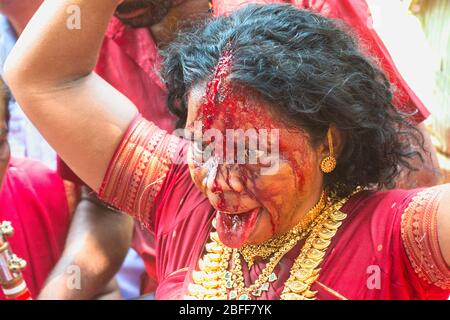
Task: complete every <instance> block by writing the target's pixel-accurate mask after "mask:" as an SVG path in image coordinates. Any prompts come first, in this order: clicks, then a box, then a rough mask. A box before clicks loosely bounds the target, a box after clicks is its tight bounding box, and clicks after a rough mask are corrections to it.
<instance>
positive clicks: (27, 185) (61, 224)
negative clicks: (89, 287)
mask: <svg viewBox="0 0 450 320" xmlns="http://www.w3.org/2000/svg"><path fill="white" fill-rule="evenodd" d="M0 220H1V221H4V220H7V221H10V222H11V223H12V226H13V228H14V230H15V232H14V235H13V236H12V237H10V238H9V242H10V245H11V249H12V251H13V252H14V253H15V254H16V255H17V256H19V257H20V258H23V259H25V260H26V262H27V267H26V268H25V270H24V271H23V274H24V278H25V281H26V283H27V284H28V287H29V289H30V292H31V294H32V297H33V298H35V297H36V296H37V294H38V293H39V290H40V289H41V287H42V285H43V283H44V281H45V280H46V278H47V276H48V274H49V273H50V271H51V270H52V269H53V267H54V265H55V264H56V262H57V261H58V259H59V257H60V256H61V253H62V250H63V248H64V244H65V239H66V235H67V232H68V228H69V224H70V213H69V207H68V201H67V197H66V189H65V187H64V182H63V180H62V179H61V178H60V177H59V176H58V174H57V173H56V172H54V171H51V170H49V169H48V168H47V167H45V166H44V165H42V164H40V163H39V162H37V161H34V160H30V159H14V158H13V159H11V161H10V164H9V167H8V170H7V172H6V175H5V177H4V180H3V184H2V187H1V190H0ZM0 299H4V296H3V294H2V293H1V292H0Z"/></svg>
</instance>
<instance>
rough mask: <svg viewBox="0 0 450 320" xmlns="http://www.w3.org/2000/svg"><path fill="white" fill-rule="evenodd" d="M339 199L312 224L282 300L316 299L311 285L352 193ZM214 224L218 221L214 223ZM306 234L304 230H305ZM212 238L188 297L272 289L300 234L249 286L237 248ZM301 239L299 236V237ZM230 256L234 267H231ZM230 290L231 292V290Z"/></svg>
mask: <svg viewBox="0 0 450 320" xmlns="http://www.w3.org/2000/svg"><path fill="white" fill-rule="evenodd" d="M358 191H359V189H358V190H357V191H355V192H354V193H353V194H352V195H350V196H349V197H346V198H344V199H341V200H339V201H333V199H331V198H329V199H328V201H329V202H328V203H332V204H331V205H330V206H328V207H327V208H326V209H325V210H324V211H323V214H321V215H319V216H318V217H317V218H316V220H315V221H314V223H313V225H312V226H311V227H310V228H311V230H310V234H309V236H308V237H307V239H306V241H305V245H304V246H303V248H302V250H301V252H300V255H299V256H298V257H297V259H296V260H295V262H294V264H293V266H292V268H291V271H290V277H289V278H288V280H287V281H286V282H285V286H284V289H283V292H282V294H281V296H280V298H281V299H283V300H313V299H315V297H316V294H317V292H316V291H311V290H310V288H311V285H312V284H313V283H314V282H315V281H316V279H317V278H318V277H319V272H320V269H319V268H318V266H319V265H320V264H321V262H322V260H323V258H324V256H325V254H326V250H327V248H328V247H329V245H330V244H331V239H332V238H333V237H334V235H335V234H336V232H337V230H338V228H339V227H340V226H341V224H342V221H343V220H344V219H345V218H346V217H347V215H346V214H345V213H343V212H341V211H340V209H341V208H342V206H343V205H344V204H345V203H346V202H347V200H348V199H349V198H350V197H351V196H353V195H354V194H355V193H356V192H358ZM213 226H214V228H215V225H214V224H213ZM302 234H304V233H302ZM210 239H211V242H209V243H207V244H206V246H205V249H206V254H205V255H204V256H203V258H202V259H200V260H199V264H198V266H199V269H200V270H199V271H193V273H192V280H193V282H194V283H191V284H189V287H188V295H187V296H185V298H186V299H227V298H229V299H232V300H233V299H238V300H247V299H251V296H255V297H258V296H260V295H261V294H262V292H263V291H268V290H269V283H270V282H273V281H275V280H276V279H277V277H276V275H275V274H274V273H273V270H274V268H275V266H276V265H277V264H278V262H279V261H280V260H281V258H282V257H283V256H284V254H285V253H287V252H288V251H289V250H290V249H292V247H293V246H295V244H296V243H297V242H298V241H299V240H300V239H301V234H300V235H299V234H298V233H297V235H296V237H295V238H293V239H291V240H292V241H289V242H288V243H286V244H285V246H283V248H282V249H281V250H280V253H278V252H276V253H275V254H274V255H273V256H272V258H271V259H270V261H269V262H268V263H267V265H266V267H265V269H264V270H263V271H262V272H261V274H260V275H259V277H258V279H257V280H256V282H255V283H254V284H253V285H251V286H250V287H248V288H246V287H245V284H244V278H243V274H242V266H241V265H240V257H239V251H238V250H232V249H230V248H227V247H226V246H224V245H223V244H222V243H221V242H220V240H219V237H218V234H217V232H215V231H213V232H211V234H210ZM297 239H298V240H297ZM230 259H232V260H233V267H232V269H231V271H228V267H229V263H230ZM228 291H229V292H228Z"/></svg>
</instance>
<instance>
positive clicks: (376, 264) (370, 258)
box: [99, 118, 450, 299]
mask: <svg viewBox="0 0 450 320" xmlns="http://www.w3.org/2000/svg"><path fill="white" fill-rule="evenodd" d="M157 136H161V138H160V139H159V140H155V141H154V143H155V145H158V146H159V147H157V148H156V149H154V148H153V146H152V145H151V144H150V143H148V141H149V139H152V138H153V139H155V137H157ZM172 142H173V141H172V140H171V139H170V138H169V136H168V135H165V136H164V134H163V133H162V132H155V128H154V125H153V124H150V123H148V122H146V121H145V120H142V119H141V118H137V119H136V120H135V121H134V122H133V123H132V125H131V126H130V129H129V130H128V133H127V134H126V135H125V137H124V140H123V142H122V144H121V145H120V146H119V147H118V149H117V152H116V154H115V155H114V158H113V159H112V161H111V164H110V166H109V168H108V172H107V174H106V176H105V179H104V183H103V185H102V187H101V190H100V191H99V195H100V197H101V198H102V199H104V200H105V201H107V202H110V203H111V204H112V205H114V206H116V207H117V208H119V209H121V210H123V211H125V212H127V213H129V214H130V215H132V216H133V217H135V218H137V219H139V220H140V221H141V223H142V224H143V225H146V226H148V228H149V230H150V231H151V232H153V233H154V235H155V252H156V273H157V280H158V283H159V286H158V289H157V291H156V298H157V299H182V298H183V296H184V295H185V294H186V292H187V291H186V288H187V285H188V284H189V283H190V282H191V279H190V274H191V271H192V269H193V268H196V267H197V263H198V261H199V258H200V257H201V255H202V253H203V251H204V246H205V242H206V241H207V239H208V237H209V233H210V232H211V230H212V226H211V221H212V219H213V217H214V216H215V212H214V209H213V208H212V207H211V205H210V203H209V201H208V199H207V198H206V197H205V196H204V195H203V194H202V193H201V191H200V190H199V189H198V188H197V187H196V186H195V185H194V183H193V181H192V178H191V176H190V173H189V170H188V167H187V164H186V153H187V144H188V143H187V142H186V141H180V140H179V142H178V146H177V147H173V145H171V144H172ZM169 156H170V157H171V159H172V161H168V157H169ZM158 163H165V164H166V165H164V166H160V167H159V168H157V169H155V168H156V166H155V164H158ZM419 191H420V190H410V191H404V190H393V191H388V192H377V193H371V192H368V191H364V192H361V193H359V194H358V195H356V196H354V197H353V198H351V199H350V200H349V201H348V202H347V203H346V205H345V206H344V207H343V208H342V209H341V211H343V212H345V213H347V214H348V217H347V219H345V220H344V222H343V224H342V226H341V227H340V228H339V230H338V233H337V234H336V236H335V237H333V239H332V244H331V245H330V247H329V248H328V250H327V253H326V256H325V258H324V261H323V263H322V265H321V269H322V271H321V273H320V277H319V279H318V280H319V281H320V283H322V284H323V285H325V286H326V287H327V289H324V288H323V287H322V286H319V285H318V284H317V283H315V284H314V286H313V287H312V289H313V290H317V291H318V292H319V293H318V295H317V297H318V299H339V298H341V297H342V296H343V297H345V298H347V299H446V298H448V295H449V293H450V269H449V268H448V266H447V265H446V264H445V261H444V260H443V257H442V256H438V255H437V254H436V255H434V252H432V250H431V249H430V248H436V247H437V248H438V247H439V244H438V240H437V236H436V234H435V232H429V231H428V229H426V228H420V226H421V225H422V224H428V225H429V226H431V227H432V228H434V227H435V223H433V220H434V219H435V218H436V211H435V210H432V208H436V207H437V206H438V203H437V202H434V200H435V199H436V197H435V196H434V194H435V193H436V192H435V191H434V190H433V189H430V191H429V193H430V195H428V194H426V195H425V196H423V197H422V198H420V197H419V198H417V199H416V198H415V197H416V195H418V194H419ZM413 197H414V201H412V199H413ZM411 203H412V204H414V206H411ZM407 208H408V209H410V208H416V209H417V211H412V209H411V210H409V211H408V214H405V215H403V214H404V213H405V212H406V211H407V210H406V209H407ZM402 216H404V217H406V218H405V221H411V223H409V222H408V223H407V224H406V226H405V227H402ZM429 222H431V223H429ZM414 228H417V230H415V229H414ZM435 231H436V230H435ZM403 234H404V235H412V238H413V239H415V240H413V241H412V242H411V241H407V240H405V239H403ZM417 239H419V242H420V244H417V243H415V242H414V241H416V240H417ZM428 244H431V245H428ZM301 245H302V243H300V244H299V245H298V246H297V248H294V249H293V250H292V251H290V252H289V253H288V254H287V255H286V256H285V257H284V258H283V259H282V260H281V262H280V264H279V265H278V267H277V269H276V270H275V272H276V274H277V276H278V279H279V280H277V281H276V282H274V283H273V284H271V286H272V287H271V289H270V290H269V292H268V293H264V294H263V296H262V297H261V298H262V299H276V298H278V297H279V295H280V293H281V291H282V290H283V285H284V282H285V281H286V280H287V277H288V276H289V270H290V268H291V266H292V264H293V262H294V260H295V258H296V257H297V256H298V252H299V250H300V247H301ZM407 248H409V253H408V252H407ZM414 252H418V253H419V254H418V255H416V257H418V258H416V259H412V258H413V257H414V256H413V255H412V254H414ZM413 263H416V265H415V267H413ZM264 266H265V263H263V262H257V263H256V264H255V265H254V267H252V269H251V270H250V271H249V270H248V269H247V268H245V264H244V267H243V271H244V276H245V277H246V279H247V283H254V281H255V280H256V277H257V275H258V274H260V272H261V270H262V269H263V268H264ZM371 268H376V269H378V270H379V276H380V278H379V283H380V286H379V288H375V289H372V288H370V287H369V286H368V285H367V283H368V281H369V276H370V274H369V273H370V272H371V270H372V269H371ZM416 268H417V270H416ZM438 271H439V272H438ZM430 273H432V275H431V276H430V277H429V278H430V279H438V280H439V279H440V280H442V281H441V282H443V283H447V284H444V286H443V288H444V287H445V288H447V290H444V289H441V288H440V287H438V286H437V285H434V283H435V282H433V281H430V283H433V284H430V283H429V282H427V281H426V280H425V279H424V278H421V276H423V275H424V274H425V275H428V276H429V274H430ZM249 279H251V281H248V280H249ZM334 292H337V293H338V294H339V295H336V294H335V293H334Z"/></svg>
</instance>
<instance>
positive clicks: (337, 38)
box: [163, 5, 423, 196]
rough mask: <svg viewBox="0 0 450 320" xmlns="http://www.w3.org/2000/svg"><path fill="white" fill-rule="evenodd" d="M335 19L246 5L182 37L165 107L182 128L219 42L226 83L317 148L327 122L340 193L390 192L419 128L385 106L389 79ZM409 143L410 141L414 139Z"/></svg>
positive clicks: (170, 67) (330, 183)
mask: <svg viewBox="0 0 450 320" xmlns="http://www.w3.org/2000/svg"><path fill="white" fill-rule="evenodd" d="M344 30H345V28H344V27H343V26H341V25H340V24H339V23H338V22H336V21H333V20H331V19H327V18H325V17H323V16H321V15H318V14H315V13H312V12H309V11H305V10H297V9H295V8H294V7H292V6H290V5H249V6H246V7H245V8H243V9H241V10H239V11H237V12H235V13H233V14H231V15H230V16H229V17H218V18H215V19H212V20H210V21H207V22H206V23H205V24H203V25H201V26H199V27H198V28H197V29H195V30H192V31H190V32H187V33H183V34H181V35H180V37H179V39H178V40H177V41H175V42H174V43H173V44H172V45H171V46H170V47H169V48H167V50H166V51H165V52H164V53H163V55H164V57H165V63H164V66H163V78H164V79H165V81H166V84H167V87H168V90H169V98H168V102H169V108H170V110H171V111H172V112H173V113H174V114H175V115H177V116H178V117H179V122H178V125H179V126H183V125H184V123H185V121H186V115H187V108H186V106H187V93H188V92H189V90H190V89H191V88H192V87H193V86H195V85H196V84H198V83H200V82H201V81H206V80H208V79H210V78H211V77H212V74H213V72H214V68H215V66H216V65H217V63H218V60H219V58H220V57H221V54H222V53H223V51H224V49H225V47H227V48H228V46H229V45H231V50H232V52H233V62H232V71H231V75H230V79H231V80H233V81H234V82H236V83H240V84H242V85H243V86H244V87H247V88H250V89H252V90H256V91H257V92H258V93H259V94H261V95H262V97H263V98H264V99H266V100H267V101H268V102H270V103H271V104H272V105H273V106H274V107H275V108H276V109H277V114H281V115H282V116H284V117H285V119H286V121H287V122H286V123H289V124H293V125H295V126H298V127H301V128H304V129H305V130H306V131H307V132H308V133H309V135H310V137H311V141H312V143H313V145H314V144H317V143H320V142H323V141H325V140H324V139H326V134H327V130H328V128H329V127H330V126H334V127H336V128H337V129H339V130H340V131H341V132H342V133H343V135H344V137H345V145H344V148H343V150H342V153H341V154H340V156H339V158H338V165H337V168H336V170H335V171H334V172H332V173H331V174H327V175H326V176H325V185H326V188H327V190H328V191H331V192H333V193H335V194H337V195H338V196H345V195H348V194H349V193H351V192H352V191H353V190H354V189H355V188H356V187H357V186H361V187H377V188H391V187H393V184H394V183H395V178H396V177H397V175H398V174H399V171H400V168H401V167H406V168H408V169H410V170H415V168H413V167H412V166H411V164H410V160H411V158H413V157H415V156H419V157H421V156H420V154H419V153H418V152H417V151H415V149H414V148H413V147H412V146H413V145H416V146H417V145H418V146H423V137H422V135H421V134H420V132H419V131H418V130H417V129H416V128H415V126H414V125H413V124H411V123H410V122H409V121H408V120H407V116H408V115H406V114H402V113H400V112H399V111H398V110H397V109H396V108H395V107H394V106H393V104H392V99H393V93H392V90H391V86H390V83H389V81H388V80H387V78H386V76H385V74H384V73H383V72H382V71H381V70H380V69H379V67H378V66H377V65H376V64H375V63H374V62H373V61H372V60H371V59H370V58H368V57H366V56H365V55H363V54H362V52H361V50H360V49H359V46H358V43H357V41H356V40H355V38H354V37H353V36H352V35H351V34H350V33H349V32H348V31H344ZM413 142H414V143H413Z"/></svg>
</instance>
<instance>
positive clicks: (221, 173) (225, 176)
mask: <svg viewBox="0 0 450 320" xmlns="http://www.w3.org/2000/svg"><path fill="white" fill-rule="evenodd" d="M241 178H242V177H241V175H240V172H239V167H238V165H226V164H224V165H220V166H219V168H218V170H217V174H216V177H215V179H213V181H211V184H209V185H208V186H207V187H208V189H209V190H211V192H213V193H220V192H236V193H242V192H243V191H244V184H243V182H242V180H241Z"/></svg>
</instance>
